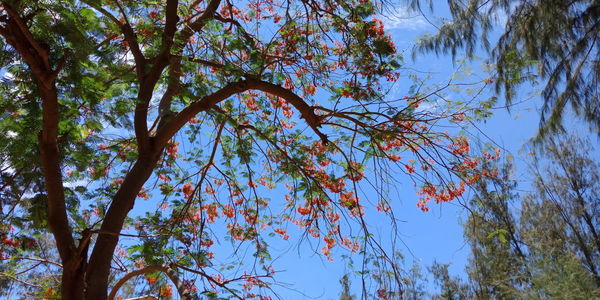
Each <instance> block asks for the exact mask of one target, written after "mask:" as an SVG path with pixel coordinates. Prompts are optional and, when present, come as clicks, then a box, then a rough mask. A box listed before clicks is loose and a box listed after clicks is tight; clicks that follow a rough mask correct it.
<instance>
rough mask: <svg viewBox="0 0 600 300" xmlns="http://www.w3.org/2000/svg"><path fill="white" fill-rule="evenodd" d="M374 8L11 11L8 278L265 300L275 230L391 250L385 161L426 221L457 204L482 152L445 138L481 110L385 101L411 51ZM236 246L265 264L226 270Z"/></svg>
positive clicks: (315, 3)
mask: <svg viewBox="0 0 600 300" xmlns="http://www.w3.org/2000/svg"><path fill="white" fill-rule="evenodd" d="M377 5H378V4H376V3H374V2H371V1H368V0H359V1H354V0H350V1H329V0H323V1H319V0H307V1H297V2H296V1H263V0H257V1H255V0H251V1H246V2H243V3H232V2H230V1H220V0H210V1H200V0H194V1H184V0H180V1H178V0H165V1H150V0H146V1H124V0H113V1H102V0H83V1H68V0H59V1H2V6H1V8H0V34H1V35H2V37H3V39H2V40H1V43H3V44H2V52H0V53H1V55H0V59H1V61H2V66H3V71H4V72H5V73H4V78H5V79H4V80H3V81H2V83H1V89H2V95H1V96H0V97H1V98H0V107H1V108H2V109H1V110H0V111H1V119H0V131H1V132H2V134H0V139H1V140H0V145H2V146H1V148H0V155H1V156H2V160H3V163H2V174H1V176H2V186H1V190H0V193H2V198H1V199H2V200H1V201H2V202H1V205H2V210H1V212H2V220H3V224H2V225H1V226H2V227H1V229H2V231H1V232H0V238H1V240H2V246H1V248H0V251H1V253H2V259H3V260H4V261H5V262H7V263H6V264H4V266H3V267H2V272H3V274H4V275H3V280H5V279H8V280H10V281H13V282H17V283H18V284H20V285H21V287H20V289H21V290H20V291H22V292H23V293H42V294H44V293H45V297H49V298H51V297H58V296H59V295H60V297H62V299H106V298H107V297H109V298H113V297H115V296H116V293H117V291H118V290H119V288H120V287H122V286H124V285H127V283H128V281H129V280H130V279H131V278H133V277H136V276H138V275H144V276H145V278H146V280H147V281H148V283H149V284H150V285H151V286H154V287H155V291H157V293H158V294H160V295H162V296H169V295H170V294H172V293H174V291H173V290H172V289H171V283H172V284H174V286H175V289H176V290H177V293H179V294H180V295H181V296H182V297H184V298H190V297H192V296H193V295H194V294H196V293H199V292H204V293H207V294H210V295H215V294H219V295H225V296H226V297H237V298H252V297H263V296H265V297H266V295H268V294H269V293H270V290H269V287H270V285H269V284H270V282H271V281H270V280H271V278H273V276H276V274H275V273H276V272H275V271H274V269H273V268H272V267H271V266H270V264H269V257H270V251H271V248H270V247H269V243H268V241H269V239H272V237H270V236H269V234H271V235H273V236H274V237H280V238H281V239H284V240H286V239H288V238H289V237H290V236H289V234H288V229H287V228H288V226H289V225H290V224H292V225H293V224H295V225H293V226H296V225H297V226H298V227H299V228H301V229H302V230H304V232H305V233H306V234H307V235H306V238H307V239H313V238H314V239H315V240H317V241H320V243H322V249H321V251H322V253H323V255H325V256H326V257H331V251H332V249H333V248H334V247H336V245H341V246H343V247H346V248H348V249H349V250H350V251H352V252H357V251H363V252H364V253H376V252H377V251H380V250H381V249H380V247H379V246H378V244H377V243H376V242H374V241H375V240H374V239H373V236H372V235H371V234H369V232H368V227H367V226H366V223H365V217H364V215H365V213H366V212H367V211H369V208H370V207H374V208H376V209H377V210H378V211H379V212H375V210H374V209H373V212H374V213H380V214H382V215H388V216H390V217H392V212H393V210H391V205H392V204H393V203H392V202H391V200H392V198H391V197H390V196H388V195H387V193H386V192H385V190H386V187H385V185H386V183H385V182H392V183H393V182H394V181H393V180H387V181H386V180H383V181H380V180H376V179H377V178H383V177H384V176H385V174H389V173H387V172H389V171H390V170H393V168H392V167H394V166H396V168H395V170H397V172H398V173H401V172H404V173H405V174H407V175H409V176H410V177H407V178H413V180H414V182H415V183H416V184H418V186H419V187H420V192H419V194H420V195H421V196H422V197H421V200H420V201H419V203H418V206H419V207H420V208H421V209H423V210H425V211H426V210H427V209H428V206H427V202H429V201H430V200H434V201H436V202H440V201H450V200H452V199H454V198H456V197H459V196H460V195H461V194H462V193H463V192H464V190H465V186H466V185H468V184H470V183H473V182H474V181H477V180H478V178H479V177H480V176H481V175H480V174H477V173H475V172H474V171H473V170H474V167H475V166H476V165H477V164H478V161H479V159H478V158H474V157H470V156H469V144H468V141H467V140H466V139H465V138H464V137H460V136H458V137H453V136H451V135H450V134H449V133H447V132H445V131H442V129H440V126H446V125H449V124H451V122H458V123H460V122H462V121H463V120H464V119H465V112H466V113H467V114H468V113H469V111H468V110H467V108H466V107H464V106H458V109H455V110H453V111H448V110H440V109H419V105H420V104H421V103H422V102H424V101H428V99H430V97H433V96H435V95H436V94H437V93H438V92H439V91H437V90H432V91H431V92H430V93H422V92H415V93H414V94H412V95H408V96H407V97H404V98H400V99H392V98H391V97H389V96H386V91H387V90H388V89H389V88H390V87H391V86H392V85H393V83H394V82H395V81H396V80H397V79H398V78H399V76H400V74H399V73H398V68H399V66H400V57H399V56H398V55H396V53H395V52H396V48H395V46H394V44H393V42H392V41H391V38H390V37H389V36H388V35H387V34H386V33H385V32H384V28H383V24H382V22H381V21H380V20H378V19H377V18H376V14H377V11H378V8H379V7H378V6H377ZM483 84H484V85H485V83H483ZM467 117H468V116H467ZM391 179H393V178H391ZM361 184H362V185H363V186H365V185H366V186H369V185H370V186H371V187H372V188H373V189H374V190H375V191H376V193H375V196H373V197H371V198H366V197H364V195H361V193H360V192H359V191H360V190H359V188H358V187H360V186H361ZM269 190H274V191H278V192H277V193H271V195H273V196H274V197H275V198H273V199H270V198H268V197H267V195H269V192H268V191H269ZM282 190H283V191H284V192H281V195H282V196H281V197H279V196H278V195H279V193H280V191H282ZM353 226H359V227H360V228H362V229H361V230H362V231H361V234H358V235H357V234H354V235H350V234H349V233H348V232H349V229H350V228H352V227H353ZM48 233H49V234H48ZM224 239H227V240H228V241H229V242H228V243H229V244H231V248H230V249H233V250H232V251H235V249H238V248H239V247H241V245H245V244H250V245H252V246H253V249H254V252H255V253H254V257H255V259H256V264H255V265H253V266H249V267H246V269H243V270H241V271H240V268H244V266H238V267H237V268H236V270H237V271H236V272H229V273H228V272H225V271H220V272H219V270H218V269H217V268H216V265H215V262H214V256H215V255H219V254H220V253H215V252H216V250H213V249H217V248H215V247H217V246H216V245H215V243H217V244H222V243H224V242H223V240H224ZM320 247H321V246H319V248H320ZM52 249H57V250H58V256H53V255H52V254H51V250H52ZM218 249H222V247H221V248H218ZM382 257H384V260H387V262H388V266H391V268H392V272H391V273H390V274H392V275H393V274H394V272H395V271H397V270H394V269H393V268H394V265H393V260H392V259H389V258H388V259H385V257H386V256H382ZM257 265H259V266H261V267H260V268H257V267H256V266H257ZM381 268H384V267H383V266H382V267H381ZM28 274H29V275H28ZM392 279H393V276H392ZM167 280H170V281H171V283H168V282H167ZM167 283H168V284H167ZM397 283H398V284H400V282H397ZM2 284H5V285H6V284H7V283H6V281H3V283H2ZM384 286H388V287H389V286H390V285H389V284H387V283H386V284H383V283H382V287H384ZM379 294H380V295H383V296H385V295H386V291H385V290H384V289H383V288H381V289H380V291H379Z"/></svg>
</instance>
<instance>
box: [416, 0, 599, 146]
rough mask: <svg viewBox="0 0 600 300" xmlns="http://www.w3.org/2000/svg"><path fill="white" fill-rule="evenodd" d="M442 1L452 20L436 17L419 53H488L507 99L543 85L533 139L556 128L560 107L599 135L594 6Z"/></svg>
mask: <svg viewBox="0 0 600 300" xmlns="http://www.w3.org/2000/svg"><path fill="white" fill-rule="evenodd" d="M406 2H409V3H410V4H411V7H412V8H414V9H417V10H420V11H421V12H423V8H424V7H426V6H428V7H430V8H431V9H433V6H434V1H432V0H407V1H406ZM447 4H448V6H449V8H450V12H451V18H450V19H444V18H439V19H438V20H441V22H439V23H440V25H439V27H438V29H439V31H438V32H437V33H436V34H434V35H430V36H428V37H426V38H424V39H422V40H421V43H420V45H419V46H418V48H419V50H421V51H435V52H436V53H439V52H440V51H449V52H451V53H452V54H453V55H454V54H456V52H457V51H458V50H459V49H464V50H465V51H466V52H467V55H473V54H474V51H475V50H476V49H477V47H479V46H483V47H484V48H485V49H487V50H492V51H491V60H490V61H491V63H493V64H494V66H495V70H496V72H497V76H496V78H495V79H496V88H497V90H498V91H499V90H501V89H504V91H505V95H506V96H507V100H508V101H510V100H511V99H512V98H513V96H514V95H515V90H516V88H517V87H518V86H519V85H521V84H522V83H525V82H526V83H537V82H538V81H541V82H543V84H544V89H543V92H542V96H543V98H544V105H543V108H542V116H541V124H540V136H543V135H545V134H546V133H551V132H557V131H559V130H561V129H562V117H563V116H564V115H565V108H566V107H567V104H569V105H570V106H571V108H572V109H573V111H574V112H575V113H576V114H577V115H579V116H580V117H582V118H583V119H585V120H586V121H588V122H589V124H590V125H591V126H592V127H594V128H595V130H596V131H598V132H600V104H599V102H598V98H600V94H599V92H600V90H599V86H600V47H599V39H600V21H598V20H600V3H599V2H598V1H596V0H578V1H560V0H520V1H511V0H493V1H488V0H469V1H461V0H448V1H447ZM504 19H505V20H506V21H505V22H506V23H504V24H502V23H501V22H504ZM498 25H499V26H498ZM502 26H503V27H504V28H502V29H500V30H498V27H502ZM495 31H500V37H499V39H498V41H497V42H494V44H493V46H492V45H491V44H490V41H489V38H490V34H492V33H494V32H495ZM494 40H495V37H494Z"/></svg>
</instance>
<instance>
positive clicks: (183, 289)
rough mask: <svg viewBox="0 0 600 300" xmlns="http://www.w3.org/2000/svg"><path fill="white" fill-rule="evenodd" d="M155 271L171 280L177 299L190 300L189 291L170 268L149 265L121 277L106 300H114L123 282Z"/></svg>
mask: <svg viewBox="0 0 600 300" xmlns="http://www.w3.org/2000/svg"><path fill="white" fill-rule="evenodd" d="M155 271H158V272H162V273H165V275H167V277H169V279H170V280H171V282H173V284H174V285H175V287H176V288H177V292H178V293H179V297H180V298H181V299H182V300H189V299H191V297H190V291H189V290H188V289H187V288H186V287H184V286H183V282H182V281H181V280H179V276H177V274H176V273H175V271H174V270H173V269H172V268H171V267H170V266H166V265H150V266H146V267H144V268H141V269H139V270H135V271H132V272H129V273H127V274H125V276H123V278H121V279H120V280H119V281H118V282H117V283H116V284H115V286H114V287H113V289H112V290H111V291H110V294H109V295H108V300H114V299H115V296H116V295H117V292H118V291H119V289H120V288H121V286H123V284H125V282H127V281H128V280H129V279H131V278H132V277H135V276H139V275H142V274H146V273H150V272H155Z"/></svg>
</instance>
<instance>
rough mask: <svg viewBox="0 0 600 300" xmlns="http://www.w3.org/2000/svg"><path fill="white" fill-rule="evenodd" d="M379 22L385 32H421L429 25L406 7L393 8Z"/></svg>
mask: <svg viewBox="0 0 600 300" xmlns="http://www.w3.org/2000/svg"><path fill="white" fill-rule="evenodd" d="M381 20H382V21H383V24H384V26H385V29H387V30H393V29H404V30H423V29H426V28H428V27H430V26H431V25H430V24H429V23H428V22H427V20H425V18H424V17H423V16H421V15H420V14H419V13H416V12H412V11H410V9H409V8H407V7H400V8H395V9H393V10H391V11H389V12H386V13H385V14H384V15H381Z"/></svg>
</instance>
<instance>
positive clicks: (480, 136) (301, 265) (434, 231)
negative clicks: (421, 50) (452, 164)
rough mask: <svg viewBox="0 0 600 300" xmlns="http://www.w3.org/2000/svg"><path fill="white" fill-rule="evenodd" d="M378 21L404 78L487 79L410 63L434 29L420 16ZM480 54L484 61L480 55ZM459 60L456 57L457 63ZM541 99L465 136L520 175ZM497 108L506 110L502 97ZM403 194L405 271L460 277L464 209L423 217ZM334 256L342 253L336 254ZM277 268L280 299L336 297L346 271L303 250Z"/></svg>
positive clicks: (436, 63) (400, 13)
mask: <svg viewBox="0 0 600 300" xmlns="http://www.w3.org/2000/svg"><path fill="white" fill-rule="evenodd" d="M438 2H439V1H438ZM439 16H444V13H441V14H439V15H436V17H439ZM433 19H434V18H430V20H433ZM499 19H500V20H502V18H499ZM382 20H383V21H384V23H385V25H386V30H387V31H388V32H389V33H390V34H391V35H392V36H393V38H394V41H395V43H396V45H397V47H398V50H400V51H404V53H405V58H406V61H405V65H404V67H406V68H407V71H406V72H407V74H409V73H413V74H421V75H420V76H424V77H430V78H429V79H428V80H427V82H428V84H444V83H445V82H447V81H448V80H449V78H451V77H452V76H453V75H456V72H457V71H458V69H459V68H461V67H466V68H465V69H470V70H471V71H472V72H473V74H471V75H465V76H464V77H463V78H461V79H463V80H464V81H473V80H480V79H482V78H485V76H486V74H485V73H484V72H483V71H482V70H483V69H484V64H485V62H484V60H483V59H476V60H474V61H470V62H467V63H466V64H465V65H461V63H457V61H453V60H452V57H450V56H447V55H442V56H436V55H433V54H420V55H417V56H416V58H415V60H412V59H411V51H412V47H413V45H414V44H415V42H416V40H417V39H418V37H419V36H422V35H423V34H425V33H433V32H434V30H435V28H434V27H433V26H431V25H430V24H429V23H428V21H427V20H426V19H425V18H423V17H422V16H419V15H416V14H414V13H409V12H407V11H406V10H405V9H402V8H399V9H397V10H396V13H395V15H394V16H388V17H385V16H382ZM478 55H479V56H481V57H482V58H484V57H485V54H484V53H483V52H481V53H479V54H478ZM459 58H460V54H459V55H458V57H457V60H458V59H459ZM408 85H410V81H409V80H407V78H406V77H404V81H402V80H401V81H400V84H399V86H398V89H397V90H395V91H394V92H395V93H399V95H395V96H402V95H401V93H402V92H403V91H406V89H407V88H408ZM532 90H533V89H532ZM452 97H456V99H458V97H461V95H460V94H455V95H452ZM539 100H540V99H539V97H537V96H536V95H535V92H530V91H526V90H523V91H522V93H521V95H520V97H517V98H516V100H515V103H517V102H520V101H523V102H522V103H519V104H516V105H514V106H512V107H511V109H510V111H508V110H507V109H505V108H497V109H494V110H493V112H494V115H493V116H492V117H491V118H490V119H487V120H486V121H485V122H478V123H475V124H474V125H475V126H476V127H473V128H469V129H468V130H467V134H468V135H471V137H472V138H473V139H474V140H479V141H480V142H481V143H488V142H493V143H496V144H497V145H498V146H500V147H501V148H502V149H503V155H505V156H506V155H512V156H513V157H515V158H517V159H516V161H517V162H516V167H517V170H521V172H523V170H524V169H525V165H524V163H522V162H521V161H522V160H521V159H519V158H523V157H524V155H525V154H524V153H522V152H521V149H522V147H523V145H524V144H526V143H527V141H528V140H529V139H530V138H532V137H533V136H534V135H535V134H536V131H537V126H538V124H539V113H538V106H539V105H540V103H541V102H540V101H539ZM497 106H499V107H500V106H504V101H503V100H502V97H500V100H499V101H498V103H497ZM517 176H518V174H517ZM401 190H402V192H403V193H402V195H401V198H402V199H396V201H397V202H395V203H394V204H395V205H394V209H395V213H396V216H397V217H398V219H399V220H401V222H400V223H399V224H398V229H399V231H400V236H401V243H400V246H399V247H398V248H399V249H398V250H400V251H401V252H402V253H403V255H404V257H405V267H406V269H409V268H410V267H411V265H412V262H413V261H416V262H418V263H419V265H420V266H421V267H422V268H423V269H426V267H427V266H430V265H431V264H432V263H433V261H434V260H436V261H438V262H440V263H450V264H451V266H450V271H451V273H453V274H455V275H460V274H461V273H463V270H464V267H465V265H466V263H467V258H468V255H469V249H468V248H469V247H468V245H466V244H465V242H464V239H463V233H462V227H461V226H460V223H461V221H462V220H464V219H465V218H466V216H467V215H466V212H465V210H464V209H462V208H461V206H460V205H459V204H458V203H456V202H454V203H453V202H451V203H442V204H440V205H436V204H432V205H431V211H430V212H428V213H424V212H422V211H421V210H419V209H418V208H417V207H416V206H415V204H416V202H417V196H416V194H415V191H414V188H412V185H411V184H410V183H408V182H407V184H406V187H402V188H401ZM467 197H468V195H467ZM398 204H400V205H398ZM372 221H373V223H371V225H373V229H372V231H373V232H375V233H378V234H382V235H383V236H385V235H387V234H389V232H388V231H389V228H390V227H389V220H387V219H385V218H381V219H379V220H377V219H374V220H372ZM338 254H344V253H343V251H338ZM358 260H360V258H359V257H355V261H358ZM276 264H278V265H285V266H286V268H285V272H283V273H281V274H278V275H279V277H278V279H279V280H280V281H282V282H286V283H290V284H292V285H293V289H290V290H286V289H281V290H279V292H280V293H281V295H282V297H283V299H339V293H340V290H341V286H340V284H339V282H338V281H339V279H340V278H341V277H342V275H343V274H344V273H345V272H348V270H349V269H348V268H347V267H346V266H345V265H344V261H343V260H339V259H338V260H336V261H335V262H328V261H327V260H326V259H324V258H322V257H320V256H319V255H315V254H314V250H313V249H311V248H310V247H306V246H302V247H299V248H293V249H292V250H291V251H290V252H289V253H288V255H287V256H286V258H284V259H282V260H281V261H277V262H276ZM354 279H355V280H354V281H353V282H352V283H353V291H355V293H356V294H357V295H360V287H359V285H360V282H359V281H358V280H357V278H354Z"/></svg>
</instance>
